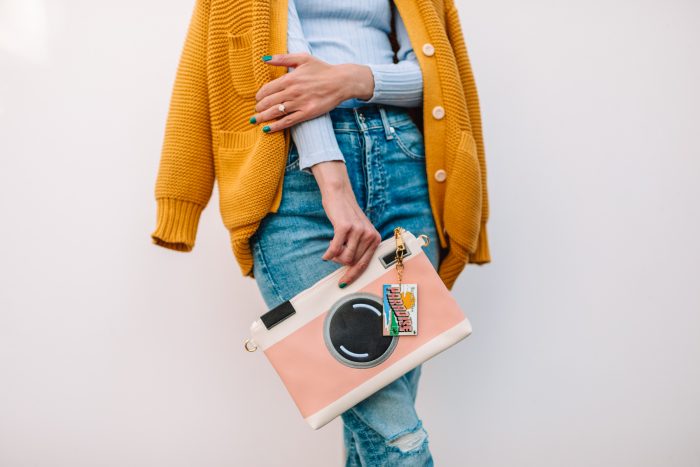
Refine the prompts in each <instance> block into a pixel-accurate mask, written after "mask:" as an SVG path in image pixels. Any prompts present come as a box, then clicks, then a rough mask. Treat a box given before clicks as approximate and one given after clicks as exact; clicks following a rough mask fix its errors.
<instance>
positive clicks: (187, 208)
mask: <svg viewBox="0 0 700 467" xmlns="http://www.w3.org/2000/svg"><path fill="white" fill-rule="evenodd" d="M156 202H157V203H158V207H157V209H158V214H157V220H156V229H155V230H154V231H153V233H151V239H152V241H153V243H154V244H156V245H158V246H162V247H164V248H169V249H171V250H176V251H183V252H188V251H192V248H193V247H194V241H195V238H196V236H197V225H198V224H199V217H200V216H201V214H202V210H203V209H204V206H202V205H201V204H197V203H192V202H190V201H184V200H181V199H175V198H158V199H157V200H156Z"/></svg>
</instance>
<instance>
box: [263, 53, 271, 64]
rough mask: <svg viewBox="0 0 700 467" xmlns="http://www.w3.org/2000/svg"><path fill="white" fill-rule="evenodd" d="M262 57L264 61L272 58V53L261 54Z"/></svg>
mask: <svg viewBox="0 0 700 467" xmlns="http://www.w3.org/2000/svg"><path fill="white" fill-rule="evenodd" d="M262 59H263V61H264V62H266V61H268V60H271V59H272V55H263V56H262Z"/></svg>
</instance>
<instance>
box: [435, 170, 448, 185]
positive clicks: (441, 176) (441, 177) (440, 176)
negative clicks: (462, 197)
mask: <svg viewBox="0 0 700 467" xmlns="http://www.w3.org/2000/svg"><path fill="white" fill-rule="evenodd" d="M445 178H447V172H445V171H444V170H442V169H438V170H436V171H435V180H437V181H438V182H444V181H445Z"/></svg>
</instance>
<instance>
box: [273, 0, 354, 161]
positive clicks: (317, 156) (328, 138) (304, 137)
mask: <svg viewBox="0 0 700 467" xmlns="http://www.w3.org/2000/svg"><path fill="white" fill-rule="evenodd" d="M287 5H288V18H287V21H288V24H287V52H288V53H296V52H307V53H309V54H313V53H312V51H311V46H310V45H309V43H308V41H307V40H306V38H305V37H304V31H303V29H302V27H301V21H300V20H299V14H298V13H297V9H296V4H295V3H294V0H288V1H287ZM293 70H294V67H288V71H289V72H293ZM290 131H291V135H292V139H293V140H294V144H295V145H296V147H297V151H298V152H299V169H300V170H303V171H304V172H307V173H310V174H313V172H311V166H312V165H314V164H318V163H319V162H325V161H335V160H340V161H345V158H344V157H343V153H342V152H341V151H340V147H339V146H338V140H337V139H336V137H335V131H334V130H333V121H332V120H331V117H330V114H329V113H328V112H326V113H325V114H322V115H319V116H318V117H315V118H312V119H309V120H305V121H303V122H300V123H297V124H295V125H292V126H291V127H290Z"/></svg>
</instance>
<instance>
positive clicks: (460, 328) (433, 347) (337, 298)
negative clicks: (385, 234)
mask: <svg viewBox="0 0 700 467" xmlns="http://www.w3.org/2000/svg"><path fill="white" fill-rule="evenodd" d="M398 229H400V232H401V234H400V237H401V238H400V239H399V238H394V237H392V238H388V239H386V240H384V241H382V242H381V243H380V244H379V246H378V247H377V249H376V250H375V252H374V256H373V258H372V261H371V262H370V265H369V266H368V267H367V269H365V271H364V272H363V274H362V275H361V276H360V277H358V278H357V279H356V280H355V281H354V282H353V283H351V284H349V285H348V286H347V287H345V288H344V289H340V288H339V287H338V285H337V282H338V280H339V279H340V276H341V275H342V274H343V272H344V271H345V270H346V269H347V266H343V267H341V268H339V269H337V270H335V271H334V272H333V273H331V274H329V275H328V276H326V277H324V278H322V279H320V280H319V281H318V282H316V283H315V284H314V285H312V286H311V287H309V288H308V289H306V290H303V291H302V292H300V293H299V294H297V295H296V296H294V297H293V298H291V299H289V300H287V301H286V302H284V303H282V304H280V305H278V306H277V307H275V308H273V309H271V310H269V311H268V312H267V313H265V314H263V315H262V316H260V318H259V319H257V320H255V321H254V322H253V323H252V325H251V327H250V333H251V338H250V339H247V340H246V341H245V349H246V350H247V351H249V352H252V351H255V350H257V349H258V348H259V349H261V350H262V351H263V353H264V354H265V357H267V359H268V361H269V362H270V364H272V366H273V367H274V369H275V371H276V372H277V374H278V375H279V377H280V379H281V380H282V382H283V384H284V385H285V387H286V389H287V391H288V392H289V394H290V395H291V397H292V399H293V400H294V403H295V404H296V406H297V408H298V409H299V412H300V413H301V416H302V417H303V418H304V420H305V421H306V422H307V423H308V424H309V425H310V426H311V427H312V428H313V429H319V428H321V427H323V426H324V425H326V424H327V423H328V422H330V421H331V420H333V419H334V418H336V417H337V416H338V415H340V414H341V413H343V412H344V411H346V410H348V409H349V408H351V407H353V406H354V405H355V404H357V403H358V402H360V401H362V400H363V399H365V398H367V397H368V396H370V395H372V394H373V393H374V392H376V391H378V390H379V389H381V388H383V387H384V386H386V385H387V384H389V383H391V382H392V381H394V380H396V379H398V378H399V377H401V376H402V375H403V374H404V373H406V372H408V371H410V370H412V369H413V368H415V367H416V366H418V365H419V364H421V363H423V362H425V361H426V360H428V359H430V358H432V357H434V356H435V355H437V354H438V353H440V352H442V351H443V350H446V349H447V348H449V347H451V346H453V345H454V344H456V343H457V342H459V341H460V340H462V339H464V338H465V337H467V336H469V335H470V334H471V331H472V328H471V325H470V323H469V320H468V319H467V317H466V316H465V314H464V312H463V311H462V310H461V309H460V307H459V305H458V303H457V301H456V300H455V299H454V297H453V296H452V294H451V292H450V291H449V290H448V289H447V287H445V284H444V283H443V282H442V280H441V279H440V276H438V274H437V271H435V268H434V267H433V265H432V264H431V263H430V260H429V259H428V256H427V255H426V254H425V252H424V251H423V249H422V247H423V246H425V245H427V244H428V243H427V240H426V239H427V236H425V235H420V236H418V237H416V236H414V235H413V234H412V233H411V232H409V231H407V230H404V229H401V228H398ZM401 240H402V241H401ZM399 241H401V243H402V244H403V250H402V254H401V253H399V252H398V250H397V245H398V242H399ZM397 256H398V257H399V259H400V261H397ZM397 263H398V266H399V269H402V272H401V284H402V287H400V288H397V287H396V284H397V282H398V279H397V273H398V272H399V271H398V270H397V267H396V266H397ZM401 265H403V268H400V266H401ZM392 285H393V286H392ZM397 333H398V334H399V335H394V334H397ZM387 334H388V335H387Z"/></svg>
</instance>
